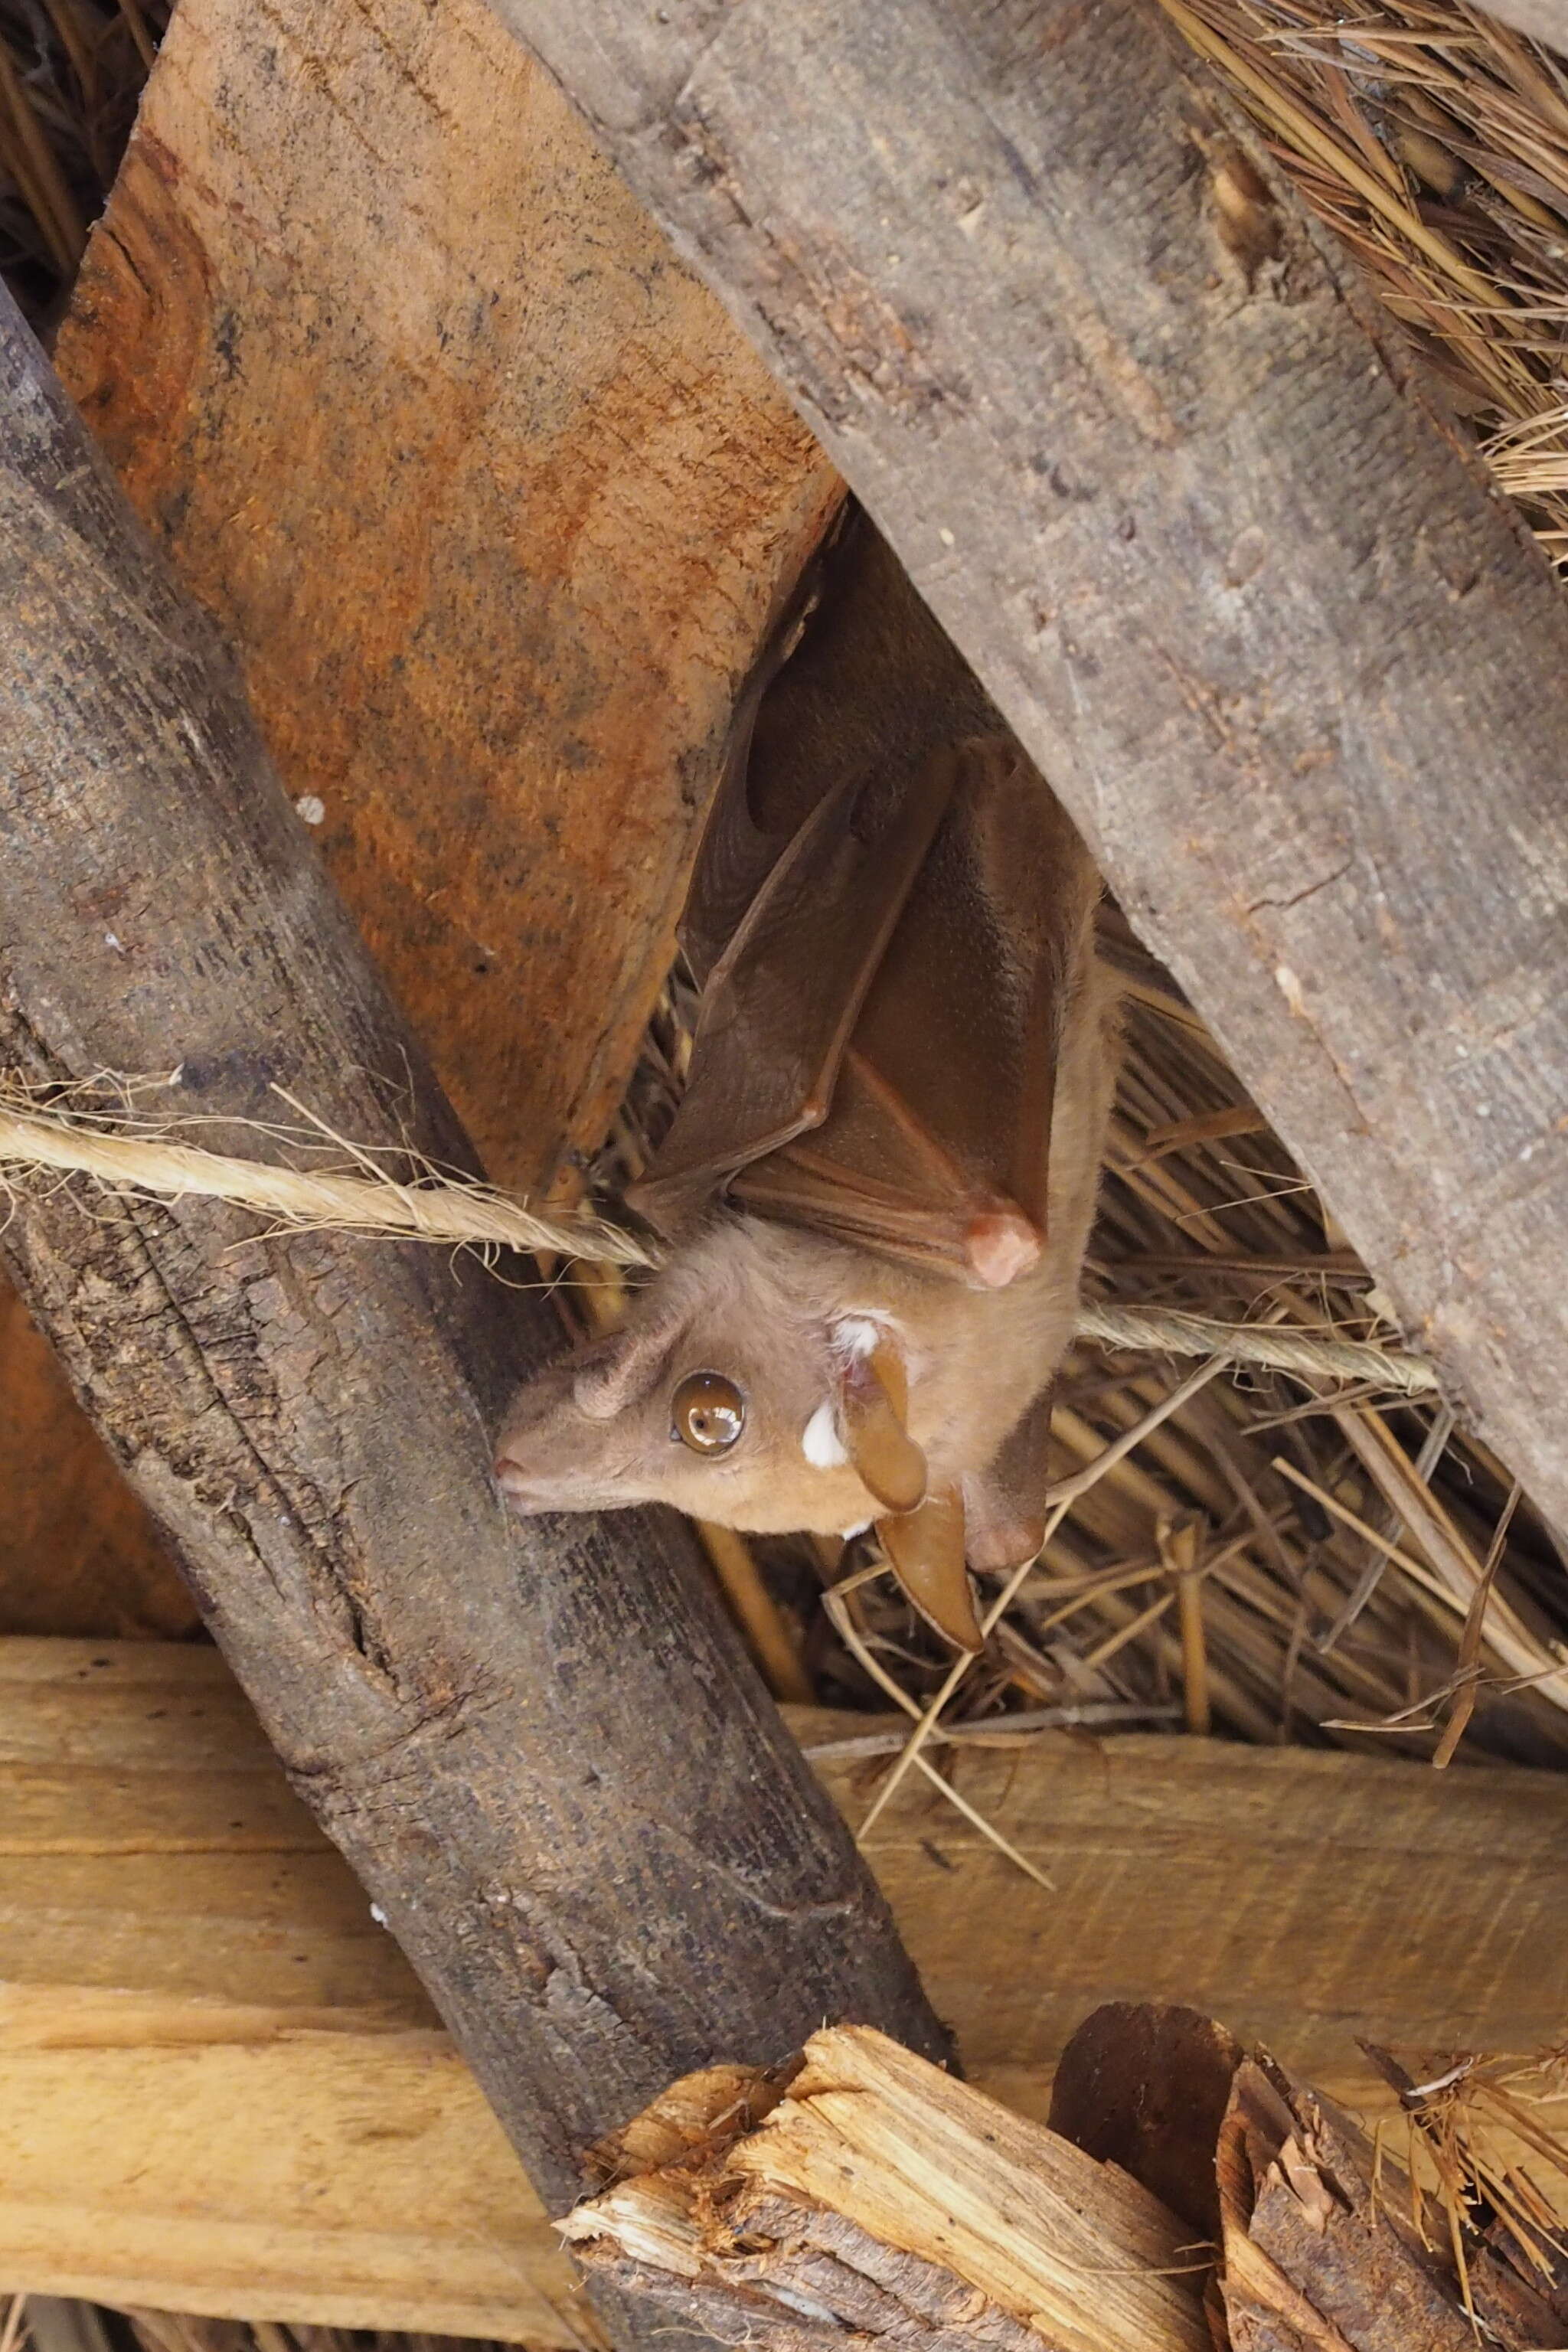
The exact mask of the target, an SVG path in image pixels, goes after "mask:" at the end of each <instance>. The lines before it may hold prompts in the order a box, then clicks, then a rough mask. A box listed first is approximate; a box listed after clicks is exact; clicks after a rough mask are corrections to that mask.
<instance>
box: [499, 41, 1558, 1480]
mask: <svg viewBox="0 0 1568 2352" xmlns="http://www.w3.org/2000/svg"><path fill="white" fill-rule="evenodd" d="M495 5H497V7H498V8H499V10H500V15H501V16H502V18H503V19H504V21H505V22H506V23H507V24H509V25H510V26H511V27H512V28H513V29H514V31H515V32H516V33H517V34H518V35H519V36H520V37H521V38H523V39H524V40H526V41H527V42H528V43H529V44H530V45H531V47H533V48H534V50H535V51H536V52H537V53H538V55H539V56H540V58H542V60H543V61H544V62H545V64H546V65H548V67H549V68H551V70H552V72H553V73H554V74H555V75H556V77H557V79H559V80H560V82H561V83H562V85H563V88H564V89H565V90H566V91H567V93H568V95H569V96H570V97H571V98H572V99H573V100H574V101H575V103H576V104H577V106H578V107H579V108H580V110H582V111H583V112H584V115H585V117H586V118H587V120H588V122H589V124H590V127H591V128H592V129H594V130H595V132H596V134H597V135H598V137H599V138H600V140H601V141H602V142H603V143H604V145H605V147H606V148H607V149H608V151H609V152H610V153H611V154H612V155H613V156H614V157H615V158H616V161H617V162H618V163H619V164H620V166H621V168H622V170H623V171H624V173H626V177H627V178H628V179H629V181H630V182H631V184H632V185H633V186H634V188H636V189H637V191H638V192H639V193H640V194H642V196H643V197H644V199H645V201H646V202H647V204H648V205H650V206H651V208H652V209H653V211H654V212H655V213H656V215H658V217H659V218H660V219H661V220H662V221H663V222H664V224H665V225H666V226H667V228H668V230H669V232H670V234H671V236H673V238H674V241H675V243H676V245H677V247H678V248H679V250H680V251H681V252H682V253H683V254H684V255H686V256H687V257H689V258H690V259H691V260H692V261H693V262H694V264H695V265H696V266H697V267H698V268H700V270H701V271H702V273H703V274H704V275H705V276H706V277H707V278H708V280H709V282H710V285H711V286H712V287H713V288H714V289H715V290H716V291H717V292H718V293H719V294H720V295H721V297H722V299H724V300H725V301H726V302H727V303H728V305H729V307H730V309H731V312H732V314H733V315H734V317H735V318H736V320H738V321H739V322H740V324H741V325H742V327H743V328H744V329H745V330H746V331H747V332H748V333H750V334H751V335H752V338H753V340H754V341H756V342H757V344H758V346H759V347H760V349H761V350H762V351H763V353H764V355H765V356H766V357H767V358H768V359H769V360H770V362H771V363H772V364H773V368H774V370H775V371H776V373H778V374H779V376H780V378H781V379H782V381H783V382H784V384H785V386H786V387H787V389H788V390H789V391H790V392H791V393H792V394H794V396H795V399H796V400H797V402H798V403H799V404H800V406H801V408H802V410H803V412H804V413H805V415H806V417H807V418H808V420H809V421H810V422H812V423H813V424H814V425H816V427H817V429H818V430H819V432H820V434H821V436H822V438H823V440H824V442H825V444H826V446H827V448H828V450H829V452H830V454H831V455H832V456H833V457H835V459H836V460H837V463H838V464H839V466H840V467H841V468H842V470H843V471H844V473H845V474H846V475H847V478H848V479H849V481H850V483H851V485H852V487H853V488H855V489H856V490H857V491H858V493H859V494H860V496H861V497H862V498H863V499H864V500H865V501H866V503H867V505H868V507H869V508H870V509H871V511H872V513H873V514H874V515H875V517H876V519H877V520H878V521H879V524H880V525H881V527H882V528H883V530H885V531H886V532H887V533H888V535H889V538H890V539H891V540H892V541H893V543H894V544H895V546H896V547H897V548H898V550H899V551H900V554H901V555H902V557H903V558H904V561H905V562H906V563H907V564H908V565H909V567H910V571H911V572H912V573H913V575H914V578H915V580H916V581H917V583H918V584H919V585H920V587H921V590H922V592H923V593H925V594H926V595H927V597H928V598H929V600H930V602H931V604H932V606H933V607H934V609H935V610H936V612H937V613H938V614H939V615H940V616H941V618H942V620H943V622H944V623H945V624H946V625H947V626H948V627H949V628H950V629H951V631H952V635H953V636H954V637H955V638H956V640H957V642H958V643H959V645H960V646H962V647H963V651H964V652H965V653H966V654H967V655H968V656H969V657H970V659H971V660H972V661H973V664H974V666H975V668H976V669H977V670H978V672H979V673H980V675H981V677H983V678H984V681H985V683H986V684H987V685H988V686H989V687H990V688H992V690H993V691H994V694H995V695H996V697H997V698H998V700H999V701H1000V703H1001V704H1002V706H1003V708H1004V709H1005V711H1006V712H1007V714H1008V716H1009V718H1010V719H1012V721H1013V722H1014V724H1015V725H1016V728H1017V729H1018V731H1019V733H1020V735H1021V736H1022V737H1023V739H1024V740H1025V742H1026V744H1027V745H1028V747H1029V748H1030V750H1031V751H1033V752H1034V753H1035V754H1036V756H1037V758H1038V759H1039V761H1041V763H1042V765H1043V766H1044V767H1045V769H1046V770H1047V772H1048V773H1049V774H1050V776H1051V777H1052V779H1053V781H1054V782H1055V783H1056V785H1057V788H1058V791H1059V792H1060V793H1061V794H1062V796H1063V798H1064V799H1065V800H1066V801H1067V803H1068V805H1069V806H1070V807H1071V809H1072V810H1073V812H1074V814H1076V816H1077V817H1078V818H1079V821H1080V822H1081V824H1082V825H1083V826H1084V828H1085V830H1086V832H1087V834H1088V835H1089V838H1090V840H1091V841H1092V843H1093V845H1094V847H1095V848H1096V850H1097V852H1098V853H1099V855H1100V859H1101V861H1102V863H1103V866H1104V867H1105V870H1106V873H1107V874H1108V876H1109V877H1110V882H1111V884H1112V886H1113V887H1114V888H1115V890H1116V891H1117V893H1118V895H1119V897H1120V898H1121V900H1122V902H1123V904H1124V905H1125V907H1126V909H1127V912H1128V914H1129V916H1130V917H1131V919H1132V920H1133V922H1134V923H1135V924H1136V925H1137V927H1138V929H1140V931H1141V932H1142V934H1143V936H1144V937H1145V938H1146V939H1147V940H1149V942H1150V943H1151V945H1152V946H1153V947H1154V948H1155V949H1157V950H1158V951H1159V952H1160V953H1161V954H1162V955H1163V957H1164V958H1165V959H1166V961H1168V962H1169V963H1170V964H1171V966H1172V968H1173V970H1174V971H1175V972H1176V973H1177V975H1178V976H1179V978H1180V979H1181V980H1182V982H1183V983H1184V985H1185V986H1186V987H1188V988H1189V989H1190V991H1191V992H1192V995H1193V997H1194V1001H1195V1002H1196V1003H1197V1004H1198V1006H1199V1007H1200V1009H1201V1010H1202V1011H1203V1012H1204V1013H1205V1015H1206V1016H1207V1018H1208V1019H1209V1020H1210V1021H1211V1023H1212V1024H1213V1025H1214V1027H1215V1031H1216V1032H1217V1034H1218V1035H1219V1036H1220V1038H1221V1039H1222V1041H1223V1043H1224V1044H1225V1045H1226V1049H1227V1051H1228V1052H1229V1053H1230V1055H1231V1056H1232V1058H1233V1059H1234V1062H1235V1065H1236V1067H1237V1071H1238V1072H1239V1074H1240V1076H1241V1077H1242V1078H1243V1080H1244V1081H1245V1082H1246V1084H1247V1087H1248V1090H1249V1092H1250V1093H1251V1094H1252V1095H1253V1096H1254V1097H1255V1098H1256V1100H1257V1101H1258V1104H1259V1105H1260V1107H1261V1108H1263V1109H1264V1110H1265V1111H1266V1112H1267V1113H1268V1116H1269V1118H1271V1119H1272V1120H1273V1122H1274V1123H1275V1125H1276V1126H1277V1127H1278V1128H1279V1131H1280V1133H1281V1134H1282V1135H1283V1136H1284V1137H1285V1139H1286V1140H1287V1141H1288V1142H1289V1144H1290V1146H1291V1147H1292V1149H1293V1150H1295V1151H1296V1152H1297V1153H1299V1155H1300V1159H1301V1160H1302V1162H1303V1164H1304V1165H1305V1167H1306V1169H1307V1170H1308V1171H1309V1172H1310V1175H1311V1176H1312V1177H1313V1178H1314V1179H1315V1180H1316V1181H1318V1182H1319V1183H1320V1184H1321V1189H1322V1192H1323V1196H1324V1198H1325V1200H1326V1202H1327V1203H1328V1205H1329V1207H1330V1208H1331V1210H1332V1211H1333V1213H1334V1214H1335V1215H1336V1216H1337V1217H1338V1218H1339V1219H1340V1220H1341V1222H1342V1224H1343V1225H1344V1227H1345V1230H1346V1232H1347V1233H1348V1234H1349V1235H1350V1237H1351V1239H1352V1241H1353V1242H1354V1243H1355V1244H1356V1246H1357V1247H1358V1249H1360V1250H1361V1252H1362V1253H1363V1255H1364V1256H1365V1258H1366V1259H1367V1261H1368V1263H1369V1264H1370V1265H1372V1266H1373V1267H1374V1268H1375V1269H1376V1271H1377V1273H1378V1275H1379V1276H1380V1277H1381V1279H1382V1280H1383V1282H1384V1286H1386V1288H1387V1289H1388V1291H1389V1293H1390V1294H1391V1296H1392V1297H1393V1298H1394V1301H1395V1303H1396V1305H1397V1307H1398V1310H1399V1312H1400V1315H1401V1317H1402V1318H1403V1320H1404V1322H1405V1326H1406V1328H1407V1330H1408V1331H1409V1334H1410V1336H1411V1338H1412V1339H1413V1340H1414V1341H1415V1344H1416V1345H1418V1346H1420V1347H1422V1348H1424V1349H1427V1350H1429V1351H1430V1352H1431V1353H1432V1354H1433V1356H1434V1357H1435V1358H1436V1361H1437V1362H1438V1364H1439V1366H1440V1367H1441V1369H1442V1371H1443V1373H1444V1375H1445V1377H1446V1378H1447V1381H1449V1382H1451V1384H1452V1386H1453V1389H1454V1391H1455V1393H1456V1395H1457V1397H1458V1399H1459V1400H1460V1401H1461V1402H1462V1404H1463V1407H1464V1410H1465V1411H1466V1412H1467V1413H1468V1415H1470V1416H1471V1417H1472V1418H1473V1419H1474V1421H1475V1422H1476V1423H1477V1424H1478V1425H1479V1427H1481V1428H1482V1429H1483V1430H1484V1431H1485V1433H1486V1434H1487V1435H1488V1437H1489V1440H1490V1442H1491V1443H1492V1444H1494V1445H1495V1446H1496V1448H1497V1449H1498V1451H1499V1452H1500V1454H1502V1455H1503V1456H1504V1457H1505V1459H1507V1460H1508V1461H1510V1463H1512V1464H1513V1465H1515V1466H1516V1467H1517V1468H1518V1470H1519V1471H1520V1473H1521V1475H1522V1477H1523V1478H1524V1480H1525V1482H1526V1484H1527V1485H1528V1486H1530V1488H1531V1491H1532V1492H1533V1494H1534V1495H1535V1496H1536V1497H1537V1499H1538V1500H1539V1502H1540V1503H1541V1504H1542V1506H1543V1507H1545V1508H1546V1509H1547V1510H1548V1511H1549V1512H1550V1513H1552V1514H1553V1515H1554V1516H1555V1517H1556V1518H1557V1519H1558V1521H1559V1522H1560V1523H1561V1524H1564V1525H1568V1290H1565V1289H1564V1286H1563V1284H1562V1283H1561V1282H1560V1281H1558V1280H1557V1279H1556V1269H1557V1267H1558V1266H1559V1265H1561V1264H1562V1263H1563V1260H1564V1257H1565V1255H1568V1081H1565V1078H1564V1072H1565V1071H1568V814H1565V812H1568V796H1565V794H1564V789H1563V786H1564V770H1565V761H1568V749H1565V746H1568V728H1565V726H1564V717H1565V705H1564V699H1563V681H1564V679H1565V677H1568V607H1565V605H1564V603H1563V597H1562V595H1561V593H1560V592H1559V590H1558V589H1557V588H1556V586H1555V585H1554V583H1553V581H1552V577H1551V574H1550V572H1549V571H1548V568H1547V566H1546V564H1545V562H1543V560H1542V556H1541V554H1540V552H1539V551H1538V550H1537V549H1536V548H1535V547H1534V546H1533V545H1532V544H1531V541H1530V540H1529V537H1528V534H1527V533H1526V531H1525V530H1524V528H1523V526H1522V524H1521V521H1520V519H1519V517H1518V516H1517V514H1516V513H1514V512H1513V511H1512V510H1511V509H1510V508H1509V507H1508V506H1507V505H1506V504H1505V503H1504V501H1503V500H1502V499H1500V497H1499V496H1498V495H1497V494H1496V493H1495V492H1494V491H1493V490H1492V489H1491V488H1490V487H1489V483H1488V481H1487V478H1486V477H1485V475H1484V473H1483V471H1482V469H1481V467H1480V465H1479V462H1478V460H1477V459H1476V457H1475V456H1474V454H1473V452H1472V451H1471V449H1470V448H1469V447H1468V446H1467V445H1466V444H1465V442H1464V440H1463V437H1462V436H1461V435H1460V434H1459V433H1458V431H1457V430H1455V429H1454V428H1453V427H1452V426H1451V425H1449V424H1448V423H1447V421H1446V419H1445V417H1444V415H1442V413H1441V412H1440V409H1439V407H1438V405H1437V404H1436V398H1435V396H1434V395H1433V394H1432V393H1431V392H1430V390H1429V388H1428V386H1427V385H1426V383H1425V382H1424V380H1423V379H1422V377H1421V376H1420V374H1419V373H1418V372H1417V370H1416V368H1415V363H1414V362H1413V361H1412V360H1411V358H1410V357H1409V356H1408V354H1407V352H1406V350H1405V346H1404V344H1403V342H1402V340H1401V339H1400V337H1399V335H1398V333H1397V331H1395V330H1394V328H1393V327H1392V325H1391V323H1390V321H1389V320H1387V319H1386V318H1385V317H1384V315H1383V313H1382V312H1381V311H1380V310H1378V309H1377V308H1376V306H1375V305H1374V304H1373V302H1372V301H1371V300H1370V299H1368V297H1367V296H1366V294H1365V292H1364V290H1363V288H1362V286H1361V285H1360V283H1359V281H1358V280H1357V278H1356V276H1355V273H1354V271H1353V269H1352V267H1351V265H1350V264H1349V263H1348V261H1347V260H1346V259H1345V258H1344V257H1343V256H1342V254H1341V253H1340V252H1339V251H1338V249H1337V248H1336V247H1334V246H1333V245H1332V243H1331V240H1330V239H1329V238H1328V237H1327V236H1324V235H1322V234H1321V233H1320V232H1319V231H1318V230H1316V229H1315V228H1314V227H1313V226H1310V224H1309V222H1308V221H1307V219H1306V217H1305V215H1304V214H1303V212H1302V210H1301V207H1300V205H1299V204H1298V203H1297V202H1296V200H1295V199H1294V197H1293V195H1292V194H1291V193H1290V191H1289V189H1288V188H1286V187H1285V186H1284V185H1283V184H1281V182H1280V180H1279V176H1278V175H1277V174H1276V173H1273V172H1272V171H1271V169H1270V168H1269V166H1268V163H1267V161H1266V159H1265V157H1264V155H1263V153H1262V151H1261V149H1260V147H1259V145H1258V142H1257V141H1256V140H1255V139H1254V138H1253V136H1252V135H1251V133H1250V132H1249V131H1247V130H1246V128H1245V127H1244V126H1243V125H1242V124H1241V122H1240V121H1239V120H1238V118H1237V117H1236V115H1235V114H1234V112H1233V111H1232V110H1230V109H1229V108H1228V107H1227V105H1226V102H1225V101H1224V100H1223V99H1222V98H1221V97H1220V95H1219V93H1218V91H1217V88H1216V86H1215V84H1214V83H1213V82H1212V81H1211V79H1210V78H1209V77H1208V75H1207V73H1206V71H1205V69H1204V68H1201V67H1200V66H1199V65H1198V63H1197V62H1196V61H1195V60H1194V58H1192V57H1191V56H1190V55H1189V54H1187V53H1186V52H1185V51H1184V49H1183V48H1182V47H1181V46H1180V45H1179V43H1178V42H1177V40H1176V38H1175V37H1174V36H1173V34H1172V33H1171V32H1170V30H1169V29H1168V27H1167V26H1166V25H1165V23H1164V20H1163V18H1162V17H1161V15H1160V12H1159V10H1158V9H1157V8H1156V7H1155V6H1153V5H1151V0H1096V5H1092V6H1086V5H1081V0H1005V5H1001V6H997V5H993V0H909V5H906V6H903V7H900V8H899V9H898V10H896V11H889V10H886V9H858V10H856V9H849V10H845V9H843V8H839V7H837V6H833V5H828V0H766V5H762V0H758V5H741V6H735V7H725V8H722V9H715V8H714V7H713V6H712V5H710V0H668V5H665V6H661V7H659V8H657V9H652V8H646V7H642V6H637V7H633V6H631V5H627V0H571V5H569V6H568V5H563V0H495ZM1543 1277H1544V1278H1543Z"/></svg>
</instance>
